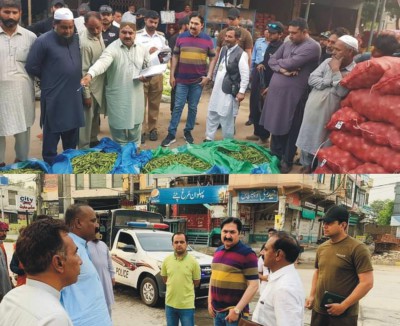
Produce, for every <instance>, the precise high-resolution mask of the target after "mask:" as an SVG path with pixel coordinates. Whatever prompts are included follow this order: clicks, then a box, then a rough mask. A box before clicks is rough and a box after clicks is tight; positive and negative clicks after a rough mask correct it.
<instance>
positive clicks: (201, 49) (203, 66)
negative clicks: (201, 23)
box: [174, 31, 215, 84]
mask: <svg viewBox="0 0 400 326" xmlns="http://www.w3.org/2000/svg"><path fill="white" fill-rule="evenodd" d="M174 54H175V55H178V56H179V59H178V67H179V69H177V70H178V71H177V73H176V76H175V80H176V82H177V83H179V84H193V83H197V82H200V81H201V80H200V78H201V77H203V76H207V72H208V67H207V58H208V57H215V50H214V43H213V41H212V39H211V37H210V36H208V35H207V34H205V33H204V32H200V34H199V35H198V36H193V35H192V34H190V32H189V31H186V32H184V33H182V34H181V35H179V37H178V39H177V40H176V44H175V48H174Z"/></svg>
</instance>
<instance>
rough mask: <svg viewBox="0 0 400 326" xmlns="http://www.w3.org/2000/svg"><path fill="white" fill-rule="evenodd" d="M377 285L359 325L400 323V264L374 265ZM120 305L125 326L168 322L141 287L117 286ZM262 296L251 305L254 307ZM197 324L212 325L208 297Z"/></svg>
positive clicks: (116, 312)
mask: <svg viewBox="0 0 400 326" xmlns="http://www.w3.org/2000/svg"><path fill="white" fill-rule="evenodd" d="M374 269H375V272H374V277H375V286H374V288H373V289H372V290H371V291H370V293H369V294H368V295H367V296H366V297H365V298H364V299H363V300H362V301H361V310H360V315H359V323H358V324H359V326H393V325H399V324H400V311H399V307H400V295H399V293H400V279H399V277H398V275H399V273H400V267H398V266H374ZM298 271H299V273H300V276H301V279H302V281H303V284H304V289H305V291H306V294H308V292H309V290H310V286H311V279H312V274H313V271H314V270H313V266H312V265H311V264H301V265H299V266H298ZM115 294H116V301H117V303H116V305H115V307H114V309H113V321H114V325H115V326H125V325H126V324H127V322H128V321H134V322H135V324H136V323H137V324H138V325H148V326H151V325H166V321H165V317H164V309H163V308H162V307H157V308H148V307H146V306H145V305H144V304H142V303H141V301H140V297H139V295H138V293H137V291H135V290H133V289H129V288H128V287H125V286H117V287H116V289H115ZM257 300H258V296H257V297H255V298H254V300H253V302H252V303H251V305H250V308H251V310H254V307H255V304H256V302H257ZM310 320H311V312H310V311H308V310H307V311H306V314H305V318H304V325H310ZM196 325H197V326H209V325H212V320H211V318H210V317H209V316H208V313H207V305H206V301H205V300H201V301H198V302H197V303H196Z"/></svg>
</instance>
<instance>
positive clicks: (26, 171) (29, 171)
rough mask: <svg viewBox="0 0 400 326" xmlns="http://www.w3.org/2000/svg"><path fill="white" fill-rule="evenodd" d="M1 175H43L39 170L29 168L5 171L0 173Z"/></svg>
mask: <svg viewBox="0 0 400 326" xmlns="http://www.w3.org/2000/svg"><path fill="white" fill-rule="evenodd" d="M0 173H1V174H39V173H44V172H43V171H42V170H40V169H31V168H26V169H13V170H7V171H0Z"/></svg>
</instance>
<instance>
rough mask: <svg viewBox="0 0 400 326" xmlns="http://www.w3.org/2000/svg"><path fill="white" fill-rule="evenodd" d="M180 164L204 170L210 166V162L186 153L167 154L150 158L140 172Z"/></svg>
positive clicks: (149, 171) (148, 171)
mask: <svg viewBox="0 0 400 326" xmlns="http://www.w3.org/2000/svg"><path fill="white" fill-rule="evenodd" d="M177 164H182V165H185V166H187V167H190V168H192V169H195V170H198V171H206V170H208V169H210V168H211V164H209V163H207V162H204V161H203V160H200V159H199V158H197V157H195V156H193V155H190V154H187V153H179V154H169V155H165V156H162V157H156V158H154V159H152V160H150V161H149V162H148V163H147V164H146V165H145V166H144V167H143V169H142V171H141V173H151V171H154V170H155V169H159V168H163V167H168V166H171V165H177Z"/></svg>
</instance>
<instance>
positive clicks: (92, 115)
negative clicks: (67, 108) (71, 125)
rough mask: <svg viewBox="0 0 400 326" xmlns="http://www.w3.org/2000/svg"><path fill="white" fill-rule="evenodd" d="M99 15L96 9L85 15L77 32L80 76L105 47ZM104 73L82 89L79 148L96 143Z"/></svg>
mask: <svg viewBox="0 0 400 326" xmlns="http://www.w3.org/2000/svg"><path fill="white" fill-rule="evenodd" d="M101 27H102V24H101V16H100V14H99V13H98V12H96V11H91V12H89V13H87V14H86V15H85V29H84V30H83V31H82V33H81V34H79V41H80V46H81V56H82V76H84V75H85V74H86V73H87V72H88V70H89V68H90V67H91V66H92V65H93V64H94V63H95V62H96V61H97V60H98V59H99V58H100V56H101V54H102V53H103V50H104V49H105V48H106V46H105V45H104V42H103V37H102V35H101ZM104 83H105V75H104V74H103V75H100V76H97V77H96V78H94V79H93V81H92V82H91V84H90V87H85V88H84V91H83V104H84V112H85V126H84V127H82V128H80V129H79V145H78V146H79V148H89V147H92V145H96V144H97V143H98V139H97V136H98V134H99V132H100V126H99V119H100V113H106V101H105V98H104Z"/></svg>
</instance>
